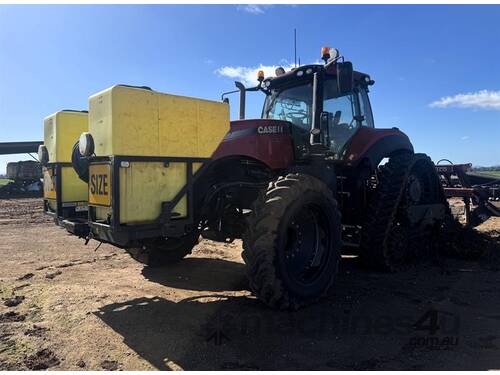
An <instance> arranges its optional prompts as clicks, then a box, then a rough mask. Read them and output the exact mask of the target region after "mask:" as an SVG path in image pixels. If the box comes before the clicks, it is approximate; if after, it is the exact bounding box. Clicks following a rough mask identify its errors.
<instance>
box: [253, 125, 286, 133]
mask: <svg viewBox="0 0 500 375" xmlns="http://www.w3.org/2000/svg"><path fill="white" fill-rule="evenodd" d="M257 133H259V134H283V133H284V129H283V126H279V125H272V126H259V127H258V128H257Z"/></svg>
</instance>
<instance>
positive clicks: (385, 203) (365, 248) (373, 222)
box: [360, 152, 449, 272]
mask: <svg viewBox="0 0 500 375" xmlns="http://www.w3.org/2000/svg"><path fill="white" fill-rule="evenodd" d="M422 160H424V161H425V162H428V163H429V164H430V166H432V168H434V167H433V164H432V161H431V160H430V158H429V157H428V156H427V155H425V154H412V153H408V152H401V153H398V154H395V155H393V156H392V157H390V159H389V161H388V162H387V163H386V164H385V165H383V166H381V167H380V172H379V174H378V175H377V177H378V184H377V189H376V191H375V193H374V195H373V196H372V199H371V201H370V203H369V205H368V208H367V213H366V216H365V222H364V225H363V228H364V229H363V233H362V237H361V252H360V256H361V259H362V261H363V263H364V264H366V265H368V266H370V267H374V268H378V269H382V270H385V271H391V272H394V271H397V270H399V269H401V268H402V267H403V265H402V264H401V263H398V262H395V261H394V258H393V257H391V256H390V255H389V254H390V253H391V251H393V250H394V249H393V248H392V247H394V246H402V247H405V246H408V247H413V249H411V252H412V253H414V254H415V255H417V254H418V252H419V251H420V252H422V250H423V249H422V247H424V246H428V245H429V242H431V241H430V240H431V239H432V234H433V230H432V228H419V227H415V228H409V227H406V226H401V225H397V226H396V219H397V215H398V212H400V210H401V209H404V207H402V205H403V204H404V195H405V189H406V186H407V179H408V177H409V174H410V172H411V170H412V167H413V165H415V163H417V162H421V161H422ZM436 189H439V190H438V191H435V192H434V193H435V194H436V195H438V196H439V198H438V199H439V203H442V204H444V205H445V206H446V208H447V212H448V211H449V208H448V202H447V200H446V198H445V196H444V193H443V191H442V187H441V185H440V184H436ZM417 247H420V249H418V248H417Z"/></svg>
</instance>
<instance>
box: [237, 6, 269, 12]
mask: <svg viewBox="0 0 500 375" xmlns="http://www.w3.org/2000/svg"><path fill="white" fill-rule="evenodd" d="M271 7H272V5H270V4H246V5H238V7H237V9H238V10H239V11H242V12H247V13H251V14H264V13H265V12H266V10H267V9H269V8H271Z"/></svg>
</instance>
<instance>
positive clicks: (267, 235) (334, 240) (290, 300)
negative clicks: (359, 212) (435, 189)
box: [243, 174, 342, 310]
mask: <svg viewBox="0 0 500 375" xmlns="http://www.w3.org/2000/svg"><path fill="white" fill-rule="evenodd" d="M341 245H342V244H341V223H340V213H339V211H338V209H337V202H336V200H335V198H334V197H333V194H332V191H331V190H330V189H329V188H328V187H327V186H326V185H325V184H324V183H323V182H321V181H320V180H318V179H316V178H314V177H312V176H308V175H303V174H288V175H287V176H285V177H279V178H278V180H276V181H274V182H271V183H270V184H269V187H268V188H267V190H266V191H265V192H264V193H263V194H261V195H260V196H259V198H258V199H257V200H256V201H255V203H254V206H253V210H252V213H251V215H250V217H249V219H248V228H247V230H246V232H245V234H244V235H243V249H244V251H243V260H244V261H245V263H246V265H247V276H248V279H249V283H250V288H251V290H252V292H253V293H254V294H255V295H256V296H257V297H258V298H259V299H260V300H261V301H262V302H264V303H265V304H267V305H268V306H270V307H272V308H277V309H290V310H296V309H298V308H299V307H301V306H304V305H307V304H310V303H312V302H315V301H316V300H318V299H319V298H320V297H321V296H323V295H325V294H326V293H327V291H328V290H329V288H330V287H331V285H332V283H333V279H334V276H335V275H336V274H337V269H338V264H339V260H340V248H341Z"/></svg>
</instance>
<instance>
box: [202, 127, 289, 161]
mask: <svg viewBox="0 0 500 375" xmlns="http://www.w3.org/2000/svg"><path fill="white" fill-rule="evenodd" d="M290 126H291V124H290V123H289V122H286V121H281V120H266V119H256V120H239V121H231V127H230V129H229V132H228V133H227V134H226V136H225V137H224V139H223V140H222V142H221V143H220V144H219V147H217V149H216V150H215V152H214V153H213V155H212V158H213V159H214V160H216V159H220V158H223V157H226V156H247V157H251V158H253V159H257V160H260V161H261V162H263V163H264V164H266V165H268V166H269V167H270V168H272V169H284V168H287V167H288V166H289V165H290V164H291V163H292V161H293V159H294V157H293V145H292V138H291V131H290Z"/></svg>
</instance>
